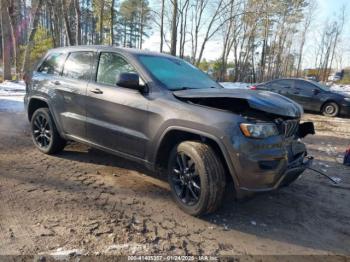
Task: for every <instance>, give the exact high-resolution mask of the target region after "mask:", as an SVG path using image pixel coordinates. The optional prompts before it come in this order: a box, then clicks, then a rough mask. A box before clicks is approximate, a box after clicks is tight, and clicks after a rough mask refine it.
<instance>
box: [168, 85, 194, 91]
mask: <svg viewBox="0 0 350 262" xmlns="http://www.w3.org/2000/svg"><path fill="white" fill-rule="evenodd" d="M189 89H197V88H194V87H187V86H184V87H181V88H173V89H170V90H171V91H182V90H189Z"/></svg>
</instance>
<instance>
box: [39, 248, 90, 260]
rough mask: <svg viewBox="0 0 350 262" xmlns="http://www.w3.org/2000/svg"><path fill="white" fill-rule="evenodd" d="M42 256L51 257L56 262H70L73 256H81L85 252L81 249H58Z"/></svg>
mask: <svg viewBox="0 0 350 262" xmlns="http://www.w3.org/2000/svg"><path fill="white" fill-rule="evenodd" d="M42 255H49V256H50V257H52V258H53V259H54V260H58V261H69V260H70V258H71V257H73V256H81V255H84V251H83V250H80V249H68V250H65V249H63V248H58V249H57V250H56V251H54V252H52V253H49V254H42Z"/></svg>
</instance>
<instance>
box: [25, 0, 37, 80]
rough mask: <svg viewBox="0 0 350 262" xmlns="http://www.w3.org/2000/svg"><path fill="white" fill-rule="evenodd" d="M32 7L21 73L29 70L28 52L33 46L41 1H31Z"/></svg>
mask: <svg viewBox="0 0 350 262" xmlns="http://www.w3.org/2000/svg"><path fill="white" fill-rule="evenodd" d="M32 3H33V7H32V13H31V21H30V28H31V29H30V32H29V36H28V40H27V46H26V49H25V51H24V59H23V65H22V72H23V73H26V72H28V70H29V69H30V51H31V49H32V47H33V44H34V36H35V33H36V30H37V28H38V22H39V15H38V13H39V10H40V8H41V5H42V0H33V2H32Z"/></svg>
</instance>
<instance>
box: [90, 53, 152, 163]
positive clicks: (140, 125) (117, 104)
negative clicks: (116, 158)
mask: <svg viewBox="0 0 350 262" xmlns="http://www.w3.org/2000/svg"><path fill="white" fill-rule="evenodd" d="M120 73H137V71H136V70H135V68H134V67H133V66H132V65H131V64H130V63H129V62H128V61H127V60H126V59H125V58H124V57H122V56H121V55H119V54H118V53H115V52H101V53H100V55H99V63H98V67H97V74H96V81H94V82H91V83H90V84H89V86H88V99H87V106H86V110H87V112H86V114H87V136H88V139H89V140H90V141H91V142H93V143H94V144H97V145H99V146H102V147H104V148H107V149H111V150H114V151H118V152H121V153H126V154H128V155H132V156H134V157H139V158H143V157H144V154H145V145H146V143H147V142H148V140H149V138H148V137H147V135H146V134H147V127H148V116H149V115H148V110H147V109H148V99H147V97H146V96H144V95H142V94H141V93H140V92H139V91H138V90H134V89H128V88H125V87H120V86H117V85H116V82H117V77H118V75H119V74H120Z"/></svg>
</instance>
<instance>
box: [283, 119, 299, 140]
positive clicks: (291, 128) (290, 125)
mask: <svg viewBox="0 0 350 262" xmlns="http://www.w3.org/2000/svg"><path fill="white" fill-rule="evenodd" d="M298 128H299V120H286V121H283V122H282V128H281V131H282V134H284V136H285V137H291V136H294V135H295V134H296V133H297V132H298Z"/></svg>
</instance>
